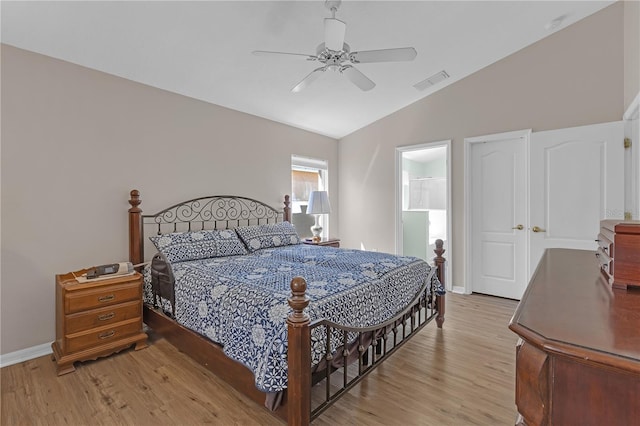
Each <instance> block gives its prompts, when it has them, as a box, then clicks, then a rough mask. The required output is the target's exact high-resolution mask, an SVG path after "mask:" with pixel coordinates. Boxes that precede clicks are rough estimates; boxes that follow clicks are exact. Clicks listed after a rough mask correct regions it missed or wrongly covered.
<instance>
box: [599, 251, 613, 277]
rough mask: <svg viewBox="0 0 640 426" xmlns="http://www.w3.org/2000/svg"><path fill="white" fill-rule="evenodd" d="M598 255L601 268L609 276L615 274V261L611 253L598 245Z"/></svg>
mask: <svg viewBox="0 0 640 426" xmlns="http://www.w3.org/2000/svg"><path fill="white" fill-rule="evenodd" d="M596 256H597V257H598V262H600V268H601V269H602V272H605V273H606V274H607V275H608V276H609V277H611V276H613V261H612V259H611V257H609V255H608V254H607V253H605V252H604V250H603V249H602V247H598V251H596Z"/></svg>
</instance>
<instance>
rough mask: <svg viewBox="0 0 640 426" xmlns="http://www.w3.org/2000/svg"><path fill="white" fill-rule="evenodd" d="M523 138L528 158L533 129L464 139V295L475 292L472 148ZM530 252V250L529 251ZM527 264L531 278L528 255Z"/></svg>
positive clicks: (527, 185) (527, 273)
mask: <svg viewBox="0 0 640 426" xmlns="http://www.w3.org/2000/svg"><path fill="white" fill-rule="evenodd" d="M517 138H523V139H524V143H525V152H526V153H527V154H526V155H527V156H528V155H529V154H528V153H529V143H530V141H531V129H525V130H515V131H512V132H504V133H494V134H491V135H484V136H473V137H470V138H464V205H465V206H466V208H465V209H464V227H465V236H464V238H465V250H464V257H465V267H464V275H465V277H464V285H463V287H462V292H463V293H464V294H471V293H472V292H473V285H472V284H471V278H472V275H473V274H472V266H473V265H472V263H471V246H472V244H471V242H472V235H473V229H472V220H471V218H472V216H473V205H472V203H471V146H472V145H473V144H477V143H482V142H489V141H491V142H498V141H502V140H505V139H517ZM528 163H529V162H528V161H527V170H525V175H526V184H525V187H526V188H527V194H526V199H527V200H528V199H529V164H528ZM525 210H526V212H527V213H526V214H527V217H526V223H527V224H528V223H529V209H528V208H527V209H525ZM527 250H528V249H527ZM526 256H527V262H526V268H527V271H525V274H526V276H529V261H528V257H529V254H528V253H527V254H526Z"/></svg>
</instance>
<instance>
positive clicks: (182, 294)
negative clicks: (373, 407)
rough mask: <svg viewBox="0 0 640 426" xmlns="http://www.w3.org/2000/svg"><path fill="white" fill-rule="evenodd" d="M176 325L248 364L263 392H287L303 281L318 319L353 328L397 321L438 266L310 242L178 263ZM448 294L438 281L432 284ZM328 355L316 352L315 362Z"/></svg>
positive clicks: (310, 311)
mask: <svg viewBox="0 0 640 426" xmlns="http://www.w3.org/2000/svg"><path fill="white" fill-rule="evenodd" d="M172 269H173V274H174V277H175V299H176V310H175V313H176V320H177V321H178V322H179V323H180V324H182V325H184V326H185V327H187V328H189V329H191V330H194V331H196V332H198V333H200V334H203V335H205V336H207V337H209V338H210V339H211V340H213V341H215V342H218V343H220V344H221V345H222V346H223V349H224V352H225V353H226V355H227V356H229V357H230V358H233V359H235V360H237V361H239V362H241V363H242V364H244V365H246V366H247V367H248V368H249V369H250V370H251V371H253V373H254V375H255V381H256V387H257V388H258V389H260V390H261V391H263V392H277V391H281V390H283V389H284V388H286V387H287V327H286V318H287V315H288V314H289V313H290V312H291V309H290V307H289V305H288V303H287V298H288V297H289V296H290V294H291V290H290V282H291V279H292V278H293V277H295V276H301V277H304V278H305V280H306V281H307V295H308V296H309V298H310V299H311V302H310V304H309V307H308V308H307V312H308V314H309V316H310V317H311V320H312V321H313V320H315V319H319V318H327V319H330V320H332V321H334V322H336V323H339V324H343V325H348V326H352V327H365V326H370V325H375V324H379V323H381V322H384V321H386V320H388V319H390V318H392V317H393V316H394V315H395V314H396V313H397V312H398V311H400V310H402V309H403V308H405V307H406V306H407V305H408V304H409V302H411V300H412V299H413V298H414V297H415V296H416V294H417V292H418V291H419V290H420V288H421V286H422V285H423V284H424V282H425V279H426V277H427V276H428V275H429V272H430V266H429V265H428V264H427V263H426V262H424V261H422V260H420V259H417V258H414V257H398V256H393V255H389V254H384V253H377V252H365V251H359V250H345V249H336V248H332V247H322V246H311V245H305V244H298V245H290V246H284V247H278V248H273V249H262V250H258V251H256V252H255V253H252V254H249V255H242V256H231V257H221V258H212V259H203V260H196V261H188V262H178V263H174V264H172ZM433 284H435V285H437V286H438V287H437V290H438V291H440V292H441V293H444V289H443V288H442V286H441V285H440V283H439V282H438V280H437V278H434V279H433V281H432V285H433ZM320 353H321V351H312V354H313V358H314V359H313V362H314V364H315V363H317V362H318V361H319V359H318V357H319V355H318V354H320Z"/></svg>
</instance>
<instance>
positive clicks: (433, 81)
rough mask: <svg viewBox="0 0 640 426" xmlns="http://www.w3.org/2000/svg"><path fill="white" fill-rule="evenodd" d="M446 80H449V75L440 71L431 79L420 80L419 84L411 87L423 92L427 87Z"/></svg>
mask: <svg viewBox="0 0 640 426" xmlns="http://www.w3.org/2000/svg"><path fill="white" fill-rule="evenodd" d="M447 78H449V74H447V72H446V71H445V70H442V71H440V72H439V73H436V74H434V75H432V76H431V77H428V78H426V79H424V80H422V81H421V82H420V83H416V84H414V85H413V87H415V88H416V89H418V90H424V89H426V88H428V87H431V86H433V85H434V84H438V83H440V82H441V81H442V80H446V79H447Z"/></svg>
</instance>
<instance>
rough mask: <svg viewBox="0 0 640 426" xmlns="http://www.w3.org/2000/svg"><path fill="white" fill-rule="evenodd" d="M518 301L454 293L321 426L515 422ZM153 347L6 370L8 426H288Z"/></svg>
mask: <svg viewBox="0 0 640 426" xmlns="http://www.w3.org/2000/svg"><path fill="white" fill-rule="evenodd" d="M515 308H516V302H515V301H512V300H505V299H499V298H493V297H488V296H480V295H470V296H464V295H457V294H449V295H447V312H446V314H447V315H446V320H445V324H444V329H442V330H437V329H436V327H435V324H429V325H428V326H427V327H425V328H424V329H423V330H422V331H421V332H420V333H419V334H418V335H417V336H415V337H414V338H413V339H412V340H411V341H410V342H408V343H407V344H406V345H405V346H404V347H402V348H401V349H400V350H398V352H397V353H396V354H394V355H393V356H392V357H391V358H390V359H388V360H387V361H386V362H385V363H384V364H382V365H381V366H380V367H379V368H378V369H377V371H375V372H373V373H372V374H371V375H369V377H368V378H366V379H365V380H364V381H363V382H362V383H360V384H359V385H358V386H357V387H355V388H354V389H353V390H352V391H351V392H350V393H349V394H347V395H346V396H344V397H343V398H342V399H340V400H339V401H338V402H337V403H336V404H335V405H334V406H333V407H331V408H329V409H328V410H327V411H325V412H324V413H323V414H322V415H321V416H320V417H319V418H318V419H317V420H316V421H315V422H314V425H336V424H349V425H456V426H457V425H492V426H493V425H513V424H514V421H515V415H516V410H515V405H514V386H515V384H514V376H515V355H514V350H515V344H516V341H517V337H516V335H515V334H513V333H511V332H510V331H509V329H508V328H507V325H508V323H509V319H510V318H511V315H512V314H513V312H514V310H515ZM150 343H151V344H150V346H149V347H148V348H147V349H143V350H141V351H137V352H136V351H133V350H127V351H124V352H121V353H119V354H117V355H114V356H111V357H108V358H103V359H100V360H97V361H92V362H85V363H79V364H76V367H77V370H76V371H75V372H74V373H70V374H67V375H64V376H60V377H57V376H56V374H55V368H54V364H53V362H52V361H51V359H50V357H49V356H45V357H40V358H37V359H34V360H31V361H27V362H24V363H21V364H16V365H12V366H9V367H5V368H3V369H2V370H1V371H0V373H1V380H2V383H1V387H2V405H1V408H2V411H1V412H0V420H1V422H0V423H1V424H2V425H12V426H13V425H89V424H91V425H113V424H118V425H120V424H122V425H154V426H156V425H157V426H159V425H200V424H217V425H234V424H235V425H254V424H256V425H257V424H259V425H281V424H282V422H281V421H280V420H279V419H277V418H275V417H273V416H271V415H270V414H269V412H268V411H266V410H265V409H263V408H262V407H260V406H258V405H257V404H255V403H254V402H252V401H250V400H248V399H246V398H244V397H243V396H242V395H240V394H239V393H237V392H236V391H234V390H233V389H231V388H230V387H229V386H227V385H226V384H225V383H224V382H222V381H221V380H218V379H217V378H216V377H215V376H214V375H213V374H212V373H210V372H209V371H208V370H207V369H205V368H204V367H201V366H199V365H198V364H196V363H194V362H193V361H191V359H190V358H188V357H187V356H185V355H184V354H182V353H180V352H179V351H178V350H176V349H175V348H174V347H173V346H172V345H170V344H169V343H167V342H166V341H165V340H164V339H161V338H159V337H157V336H154V335H153V334H152V335H151V337H150Z"/></svg>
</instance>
